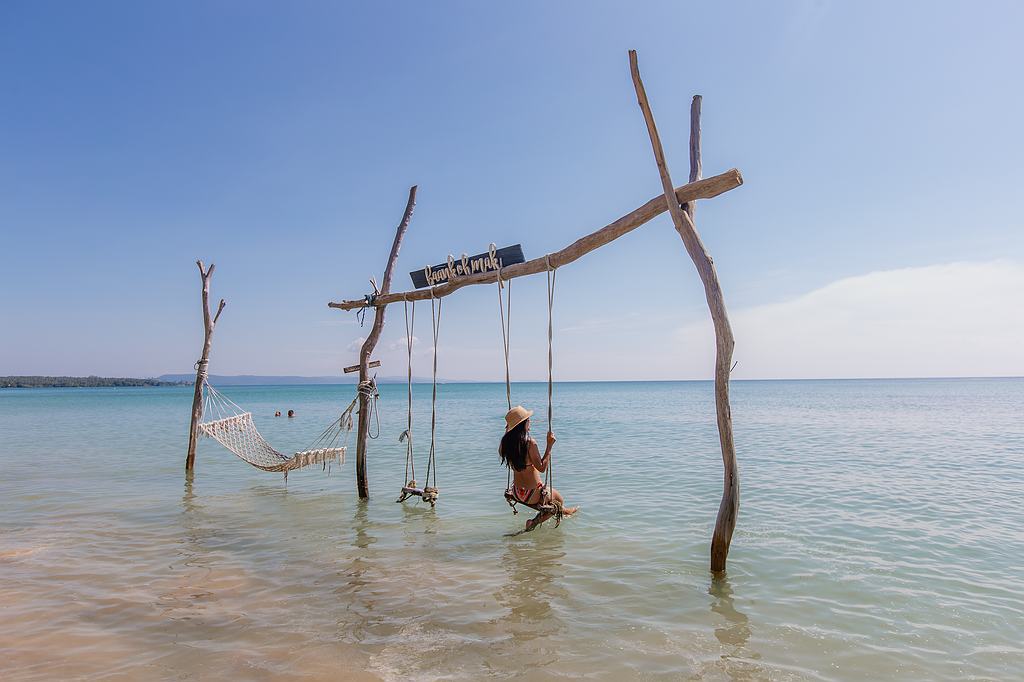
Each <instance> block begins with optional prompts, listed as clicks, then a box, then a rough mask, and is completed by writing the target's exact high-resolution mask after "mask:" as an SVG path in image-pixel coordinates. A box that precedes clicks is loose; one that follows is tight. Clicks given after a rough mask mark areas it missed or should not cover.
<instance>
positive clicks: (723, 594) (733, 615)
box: [708, 576, 768, 682]
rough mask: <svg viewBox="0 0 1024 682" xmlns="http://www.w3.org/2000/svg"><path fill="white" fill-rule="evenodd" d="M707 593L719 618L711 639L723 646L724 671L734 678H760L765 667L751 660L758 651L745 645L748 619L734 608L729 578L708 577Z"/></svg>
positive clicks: (742, 681) (743, 680) (737, 681)
mask: <svg viewBox="0 0 1024 682" xmlns="http://www.w3.org/2000/svg"><path fill="white" fill-rule="evenodd" d="M708 594H710V595H711V612H712V613H715V614H717V615H718V616H721V621H720V622H719V623H718V624H716V625H715V639H717V640H718V641H719V642H721V644H722V647H723V648H722V652H721V659H722V663H723V665H724V671H725V673H726V674H727V675H728V676H729V679H731V680H734V681H735V682H747V681H748V680H759V679H764V677H765V676H766V675H767V673H768V671H767V670H765V669H764V668H763V667H762V666H760V665H757V664H755V663H753V661H757V660H759V659H760V658H761V655H760V654H759V653H757V652H756V651H752V650H750V649H749V648H748V646H747V645H748V643H749V642H750V619H749V618H748V617H747V615H746V614H745V613H743V612H741V611H740V610H739V609H737V608H736V600H735V599H734V598H733V590H732V585H731V584H730V583H729V578H728V577H726V576H716V577H714V578H712V580H711V585H710V587H709V588H708Z"/></svg>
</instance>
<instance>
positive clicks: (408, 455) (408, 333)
mask: <svg viewBox="0 0 1024 682" xmlns="http://www.w3.org/2000/svg"><path fill="white" fill-rule="evenodd" d="M404 305H405V343H406V351H407V353H408V359H409V373H408V382H407V383H408V389H409V409H408V415H407V419H406V426H405V431H404V432H402V435H400V436H399V437H398V442H399V443H401V442H402V441H403V440H405V481H406V485H408V486H409V487H411V488H415V487H416V462H415V460H414V458H413V453H414V450H413V446H412V343H413V332H414V331H415V329H416V301H413V302H412V315H410V314H409V301H405V302H404ZM410 473H411V475H410Z"/></svg>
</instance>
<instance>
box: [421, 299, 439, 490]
mask: <svg viewBox="0 0 1024 682" xmlns="http://www.w3.org/2000/svg"><path fill="white" fill-rule="evenodd" d="M441 303H443V299H440V298H439V299H437V315H436V317H435V315H434V287H431V288H430V322H431V327H432V328H433V332H434V375H433V386H432V390H431V396H430V456H429V457H428V458H427V475H426V477H425V478H424V479H423V483H424V489H426V488H434V489H436V488H437V462H436V460H435V456H434V442H435V438H434V435H435V432H436V430H437V335H438V332H439V331H440V329H441ZM431 472H433V474H434V478H433V482H434V483H433V485H431V484H430V481H431V478H430V474H431Z"/></svg>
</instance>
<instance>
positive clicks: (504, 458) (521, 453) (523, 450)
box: [498, 419, 530, 471]
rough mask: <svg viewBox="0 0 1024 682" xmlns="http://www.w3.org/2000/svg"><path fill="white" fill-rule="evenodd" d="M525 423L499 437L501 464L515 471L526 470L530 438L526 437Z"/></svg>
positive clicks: (524, 421)
mask: <svg viewBox="0 0 1024 682" xmlns="http://www.w3.org/2000/svg"><path fill="white" fill-rule="evenodd" d="M526 421H527V420H525V419H524V420H523V421H522V422H520V423H518V424H516V425H515V426H514V427H513V428H511V429H509V430H508V431H506V432H505V435H504V436H502V437H501V445H499V446H498V454H499V455H501V462H502V464H504V465H505V466H508V467H511V468H513V469H515V470H516V471H522V470H523V469H525V468H526V462H527V453H528V452H529V451H530V437H529V436H528V435H526Z"/></svg>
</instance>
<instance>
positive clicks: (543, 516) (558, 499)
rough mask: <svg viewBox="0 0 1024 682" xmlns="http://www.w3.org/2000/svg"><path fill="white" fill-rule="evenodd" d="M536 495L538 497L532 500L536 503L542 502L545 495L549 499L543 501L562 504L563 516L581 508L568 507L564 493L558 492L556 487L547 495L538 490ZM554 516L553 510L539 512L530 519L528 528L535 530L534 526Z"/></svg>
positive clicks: (527, 523)
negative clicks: (542, 494)
mask: <svg viewBox="0 0 1024 682" xmlns="http://www.w3.org/2000/svg"><path fill="white" fill-rule="evenodd" d="M534 497H535V498H536V499H532V500H531V502H534V504H541V503H542V502H541V501H542V500H543V497H547V498H548V499H547V500H543V501H545V502H551V503H558V504H560V505H562V516H572V515H573V514H575V513H576V512H578V511H579V509H580V508H579V507H566V506H565V498H564V497H562V493H560V492H558V491H557V490H555V489H554V488H551V489H550V494H549V495H545V496H543V497H542V496H541V494H540V493H539V492H538V493H535V495H534ZM552 516H554V513H553V512H542V513H540V514H537V516H535V517H533V518H532V519H530V520H528V521H527V522H526V530H533V529H534V528H536V527H537V526H539V525H540V524H542V523H544V522H545V521H547V520H548V519H550V518H551V517H552Z"/></svg>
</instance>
